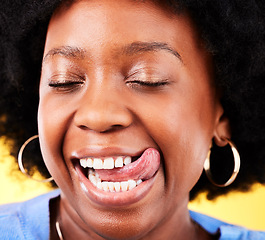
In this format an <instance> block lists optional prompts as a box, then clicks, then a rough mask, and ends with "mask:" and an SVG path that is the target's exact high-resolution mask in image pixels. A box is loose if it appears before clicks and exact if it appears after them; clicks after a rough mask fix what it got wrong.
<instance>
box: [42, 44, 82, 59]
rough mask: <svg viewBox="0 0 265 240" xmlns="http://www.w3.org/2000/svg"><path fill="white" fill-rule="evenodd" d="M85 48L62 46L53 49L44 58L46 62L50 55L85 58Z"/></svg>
mask: <svg viewBox="0 0 265 240" xmlns="http://www.w3.org/2000/svg"><path fill="white" fill-rule="evenodd" d="M85 52H86V51H85V50H84V49H83V48H79V47H71V46H62V47H58V48H53V49H51V50H50V51H49V52H48V53H47V54H46V55H45V56H44V58H43V62H45V61H46V60H47V59H48V58H49V57H53V56H56V55H60V56H63V57H66V58H75V59H83V58H84V57H85Z"/></svg>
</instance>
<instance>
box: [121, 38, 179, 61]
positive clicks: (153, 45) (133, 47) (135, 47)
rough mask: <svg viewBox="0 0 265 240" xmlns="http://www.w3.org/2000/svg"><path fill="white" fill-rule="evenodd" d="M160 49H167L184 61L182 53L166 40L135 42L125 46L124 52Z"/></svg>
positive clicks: (135, 52) (133, 52)
mask: <svg viewBox="0 0 265 240" xmlns="http://www.w3.org/2000/svg"><path fill="white" fill-rule="evenodd" d="M158 50H166V51H168V52H169V53H172V54H173V55H174V56H175V57H177V58H178V59H179V60H180V61H181V62H183V61H182V58H181V55H180V54H179V53H178V52H177V51H176V50H174V49H173V48H172V47H171V46H170V45H169V44H167V43H165V42H134V43H132V44H130V45H128V46H125V47H124V53H125V54H128V55H131V54H137V53H142V52H152V51H158Z"/></svg>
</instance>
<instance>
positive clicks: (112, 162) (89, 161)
mask: <svg viewBox="0 0 265 240" xmlns="http://www.w3.org/2000/svg"><path fill="white" fill-rule="evenodd" d="M131 162H132V158H131V157H130V156H124V157H123V156H120V157H116V159H114V158H113V157H106V158H82V159H80V165H81V166H82V167H84V168H87V167H89V168H94V169H113V168H114V167H116V168H118V167H123V165H128V164H129V163H131Z"/></svg>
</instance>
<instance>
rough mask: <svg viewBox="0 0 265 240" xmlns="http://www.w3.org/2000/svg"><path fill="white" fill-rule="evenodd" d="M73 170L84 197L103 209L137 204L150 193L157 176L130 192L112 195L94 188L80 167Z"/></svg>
mask: <svg viewBox="0 0 265 240" xmlns="http://www.w3.org/2000/svg"><path fill="white" fill-rule="evenodd" d="M75 169H76V172H77V175H78V177H79V180H80V184H81V187H82V190H83V191H84V192H85V194H86V196H87V197H88V198H89V199H90V200H91V201H93V202H94V203H96V204H98V205H101V206H104V207H121V206H128V205H131V204H134V203H137V202H139V201H140V200H142V199H143V198H144V197H145V196H146V195H147V194H148V193H149V192H150V190H151V188H152V186H153V185H154V182H155V178H156V175H157V174H155V175H154V176H153V177H152V178H150V179H148V180H145V181H143V182H142V183H141V184H140V185H138V186H136V187H135V188H134V189H132V190H129V191H126V192H117V193H113V192H105V191H103V190H100V189H98V188H97V187H95V186H94V185H93V184H92V183H91V182H90V180H89V179H88V178H87V177H86V176H85V175H84V173H83V172H82V170H81V167H80V166H76V168H75Z"/></svg>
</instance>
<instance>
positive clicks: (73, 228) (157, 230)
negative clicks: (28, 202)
mask: <svg viewBox="0 0 265 240" xmlns="http://www.w3.org/2000/svg"><path fill="white" fill-rule="evenodd" d="M187 203H188V201H187V202H186V203H185V204H183V206H182V207H179V208H178V209H177V211H174V212H173V213H172V214H168V216H167V218H166V219H164V220H163V221H162V222H160V223H159V224H157V226H155V227H154V229H153V230H151V231H150V232H148V233H146V234H144V235H142V236H138V237H135V238H134V237H133V238H130V239H131V240H150V239H152V240H156V239H168V240H169V239H187V240H188V239H193V240H194V239H204V240H205V239H212V238H211V236H210V235H209V234H208V233H206V232H205V231H204V230H203V229H202V228H201V227H199V225H197V224H196V223H194V222H193V221H192V220H191V219H190V216H189V212H188V209H187ZM50 210H51V220H50V223H51V234H50V239H51V240H55V239H56V240H58V239H60V238H59V236H58V233H57V230H56V227H55V225H56V221H57V222H58V223H59V225H60V229H61V231H62V235H63V240H71V239H86V240H106V239H107V238H103V237H101V236H99V235H98V234H97V233H95V231H93V230H92V229H91V228H90V227H88V226H87V225H86V224H85V223H84V222H83V221H82V219H81V218H80V217H79V215H77V213H76V212H75V211H74V210H73V209H72V207H71V206H70V204H69V203H68V201H66V199H65V198H64V197H63V196H62V197H61V198H58V199H56V200H54V202H52V203H51V205H50ZM126 239H129V238H126Z"/></svg>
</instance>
